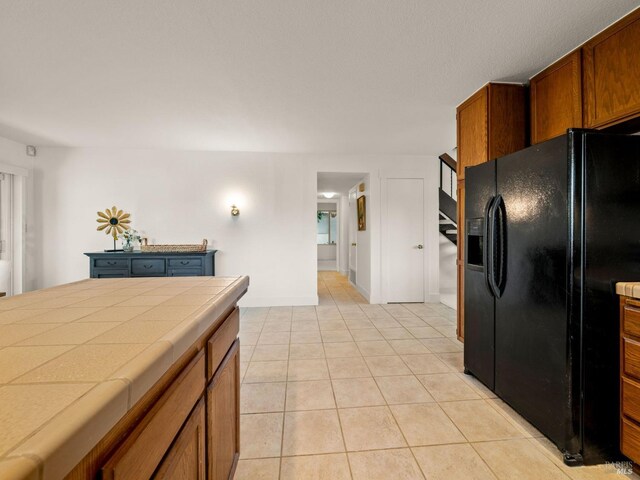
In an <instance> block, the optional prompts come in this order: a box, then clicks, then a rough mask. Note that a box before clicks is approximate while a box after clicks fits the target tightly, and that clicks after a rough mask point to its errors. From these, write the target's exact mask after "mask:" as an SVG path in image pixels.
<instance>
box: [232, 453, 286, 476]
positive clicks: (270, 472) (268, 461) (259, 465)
mask: <svg viewBox="0 0 640 480" xmlns="http://www.w3.org/2000/svg"><path fill="white" fill-rule="evenodd" d="M279 474H280V459H279V458H256V459H252V460H240V461H239V462H238V467H237V468H236V473H235V475H234V477H233V480H278V476H279Z"/></svg>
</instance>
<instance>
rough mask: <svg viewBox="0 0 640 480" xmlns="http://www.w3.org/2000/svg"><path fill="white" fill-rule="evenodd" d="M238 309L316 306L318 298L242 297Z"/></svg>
mask: <svg viewBox="0 0 640 480" xmlns="http://www.w3.org/2000/svg"><path fill="white" fill-rule="evenodd" d="M238 305H239V306H240V307H289V306H294V307H300V306H309V305H318V296H317V295H316V296H311V297H262V298H261V297H250V296H247V297H243V298H241V299H240V301H239V302H238Z"/></svg>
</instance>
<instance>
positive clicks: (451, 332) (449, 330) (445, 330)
mask: <svg viewBox="0 0 640 480" xmlns="http://www.w3.org/2000/svg"><path fill="white" fill-rule="evenodd" d="M434 328H435V329H436V330H437V331H438V332H440V333H441V334H442V335H444V336H445V337H450V338H456V327H455V326H453V325H452V326H450V327H442V326H441V327H434Z"/></svg>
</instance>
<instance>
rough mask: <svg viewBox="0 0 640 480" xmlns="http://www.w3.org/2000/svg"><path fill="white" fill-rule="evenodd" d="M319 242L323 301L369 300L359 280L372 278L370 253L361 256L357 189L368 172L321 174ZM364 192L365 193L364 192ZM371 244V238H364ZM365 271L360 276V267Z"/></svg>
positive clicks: (321, 296) (317, 227)
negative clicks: (369, 273)
mask: <svg viewBox="0 0 640 480" xmlns="http://www.w3.org/2000/svg"><path fill="white" fill-rule="evenodd" d="M317 175H318V176H317V211H316V239H317V241H316V243H317V265H318V298H319V302H320V304H337V305H344V304H349V303H368V302H367V300H366V298H365V297H364V296H363V295H362V293H361V291H362V290H365V291H366V290H368V286H367V288H363V289H362V290H361V289H360V286H359V284H358V282H359V281H360V282H361V281H362V280H363V279H365V280H366V279H367V278H368V272H369V270H370V267H369V265H367V262H369V263H370V258H369V257H370V255H369V256H367V255H366V253H365V254H364V255H360V256H358V233H360V237H361V238H363V239H364V236H365V235H364V234H365V233H367V232H364V231H361V232H359V231H358V224H357V222H358V218H357V207H356V201H357V196H358V195H357V193H356V191H357V189H358V186H359V185H364V184H365V182H364V180H365V179H367V180H366V181H367V183H368V175H367V174H365V173H345V172H319V173H318V174H317ZM361 195H364V193H362V194H361ZM364 243H365V244H367V245H368V241H364ZM359 269H360V270H361V271H362V272H364V275H363V276H362V277H361V278H359V276H358V270H359Z"/></svg>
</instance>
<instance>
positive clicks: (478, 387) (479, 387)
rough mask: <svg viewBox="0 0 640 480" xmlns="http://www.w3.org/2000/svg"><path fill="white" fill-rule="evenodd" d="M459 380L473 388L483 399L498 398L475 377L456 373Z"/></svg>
mask: <svg viewBox="0 0 640 480" xmlns="http://www.w3.org/2000/svg"><path fill="white" fill-rule="evenodd" d="M456 375H457V376H458V378H460V379H461V380H462V381H463V382H465V383H466V384H467V385H469V386H470V387H471V388H473V389H474V390H475V391H476V392H477V393H478V395H480V397H481V398H497V397H496V394H495V393H494V392H492V391H491V390H489V389H488V388H487V387H486V386H485V385H484V384H483V383H482V382H481V381H480V380H478V379H477V378H476V377H474V376H473V375H466V374H464V373H456Z"/></svg>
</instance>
